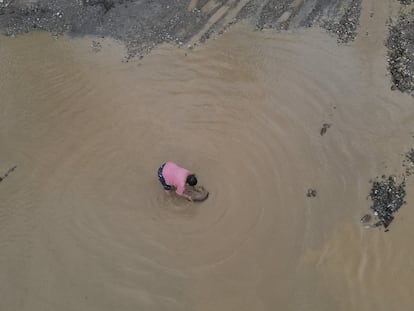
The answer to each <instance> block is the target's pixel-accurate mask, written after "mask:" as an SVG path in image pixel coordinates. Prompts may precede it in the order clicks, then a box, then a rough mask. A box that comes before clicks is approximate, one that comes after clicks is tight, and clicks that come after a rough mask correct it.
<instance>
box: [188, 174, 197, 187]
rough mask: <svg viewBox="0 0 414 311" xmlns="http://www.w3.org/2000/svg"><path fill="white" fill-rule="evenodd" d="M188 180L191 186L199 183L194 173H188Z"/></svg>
mask: <svg viewBox="0 0 414 311" xmlns="http://www.w3.org/2000/svg"><path fill="white" fill-rule="evenodd" d="M186 182H187V184H189V185H190V186H195V185H197V177H195V175H194V174H191V175H188V176H187V180H186Z"/></svg>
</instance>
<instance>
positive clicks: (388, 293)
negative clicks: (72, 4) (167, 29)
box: [0, 1, 414, 311]
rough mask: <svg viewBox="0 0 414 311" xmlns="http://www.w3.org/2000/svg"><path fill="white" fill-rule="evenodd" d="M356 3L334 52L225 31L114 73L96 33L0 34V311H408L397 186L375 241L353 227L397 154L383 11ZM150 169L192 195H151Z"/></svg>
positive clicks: (412, 122)
mask: <svg viewBox="0 0 414 311" xmlns="http://www.w3.org/2000/svg"><path fill="white" fill-rule="evenodd" d="M365 5H366V9H364V10H363V11H362V12H361V26H360V27H361V29H360V32H361V33H365V32H368V33H369V35H368V36H360V37H357V39H356V41H355V42H354V43H352V44H350V45H347V46H338V45H337V41H336V39H335V38H332V37H330V36H328V35H326V33H325V32H324V31H323V30H319V29H308V30H301V31H292V32H283V33H275V32H273V31H271V30H267V31H263V32H251V31H250V30H249V27H247V26H244V25H238V26H236V27H233V28H232V29H231V30H229V31H228V32H226V33H225V34H224V35H223V36H221V37H219V38H218V39H217V40H211V41H209V42H208V44H205V45H203V46H199V47H197V48H196V49H195V50H193V51H187V50H183V49H177V48H176V47H171V46H166V45H163V46H161V47H159V48H157V49H155V50H154V51H153V53H151V55H149V56H148V57H146V58H144V59H142V60H134V61H133V62H129V63H122V62H121V61H120V60H121V59H122V57H123V55H125V53H126V51H125V49H124V47H123V45H122V44H118V43H116V42H114V41H111V40H109V39H105V40H100V42H101V49H100V51H99V52H94V51H93V47H92V46H91V40H92V39H93V38H84V39H70V38H67V37H60V38H59V39H58V40H55V39H54V38H53V37H51V36H50V35H49V34H46V33H31V34H27V35H24V36H21V37H17V38H5V37H0V55H1V58H0V93H1V105H0V146H1V147H2V152H1V153H0V172H1V175H2V174H3V172H7V171H8V169H10V168H11V167H13V166H15V165H17V168H16V169H15V170H14V171H13V172H12V173H11V174H10V175H9V176H8V177H7V179H5V180H3V181H2V183H1V184H0V198H1V200H0V309H1V310H19V311H22V310H23V311H24V310H30V311H33V310H39V311H40V310H100V311H101V310H177V311H178V310H180V311H181V310H203V311H204V310H236V309H237V310H249V311H250V310H259V311H260V310H274V309H275V308H281V309H283V310H292V311H294V310H295V311H296V310H318V311H320V310H334V309H335V310H344V311H345V310H361V311H362V310H364V311H366V310H389V309H398V310H411V308H412V306H413V304H414V298H413V297H414V288H413V287H412V279H413V277H414V272H413V271H414V270H413V269H412V268H413V267H412V262H413V261H412V260H411V258H413V256H414V250H413V249H412V248H411V247H410V246H411V236H412V234H413V232H414V231H413V228H412V225H411V224H412V222H413V220H414V213H413V209H412V208H413V204H414V203H413V202H414V201H413V200H412V199H411V196H412V192H411V189H412V186H413V179H408V180H407V202H408V203H407V205H405V206H404V207H403V208H401V210H400V211H398V214H397V216H396V219H395V220H394V222H393V224H392V230H390V232H387V233H385V232H383V231H380V230H366V229H364V228H363V227H362V226H361V224H360V222H359V219H360V218H361V216H362V215H363V214H365V213H367V212H368V210H369V206H370V202H369V200H367V195H368V193H369V190H370V184H369V183H368V181H369V180H370V179H372V178H373V177H375V176H378V175H382V174H387V175H388V174H399V173H403V168H402V166H401V162H402V160H403V158H404V153H405V152H407V151H408V150H410V148H412V145H413V142H414V138H413V135H414V132H413V128H414V118H413V110H412V107H413V106H412V105H413V101H412V97H410V96H407V95H406V94H402V93H399V92H393V91H391V90H390V78H389V76H387V63H386V53H387V51H386V49H385V47H384V38H385V36H386V27H385V22H386V20H387V19H388V17H389V16H390V14H391V15H393V14H397V12H396V11H394V9H393V8H394V7H393V6H389V3H378V2H377V1H366V2H365ZM370 11H373V12H374V16H373V17H371V16H370ZM324 123H329V124H331V126H330V128H329V129H327V131H326V133H325V134H324V135H323V136H321V135H320V130H321V127H322V125H323V124H324ZM166 159H168V160H173V161H176V162H177V163H179V164H182V165H183V166H186V167H188V168H189V169H191V170H193V171H195V172H197V174H198V176H199V180H200V182H201V183H202V184H203V185H205V186H206V188H207V189H208V190H209V191H210V197H209V199H208V200H207V201H205V202H203V203H201V204H191V203H189V202H186V201H182V200H179V199H176V198H169V197H166V196H165V195H164V192H163V190H162V188H161V187H160V185H159V183H158V180H157V177H156V171H157V168H158V166H159V164H160V163H162V162H163V161H165V160H166ZM309 188H312V189H316V190H317V195H316V197H311V198H309V197H307V196H306V193H307V191H308V189H309Z"/></svg>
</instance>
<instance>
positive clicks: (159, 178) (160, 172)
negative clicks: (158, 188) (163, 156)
mask: <svg viewBox="0 0 414 311" xmlns="http://www.w3.org/2000/svg"><path fill="white" fill-rule="evenodd" d="M164 166H165V163H164V164H163V165H161V166H160V168H159V169H158V180H159V181H160V183H161V185H162V186H163V187H164V189H165V190H171V189H172V187H171V186H170V185H167V183H166V182H165V179H164V176H162V170H163V169H164Z"/></svg>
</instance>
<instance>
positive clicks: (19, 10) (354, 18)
mask: <svg viewBox="0 0 414 311" xmlns="http://www.w3.org/2000/svg"><path fill="white" fill-rule="evenodd" d="M360 4H361V0H344V1H339V0H334V1H328V0H311V1H304V0H300V1H294V0H282V1H280V0H277V1H276V0H270V1H261V0H260V1H259V0H250V1H246V0H221V1H206V0H199V1H197V0H187V1H178V0H174V1H170V0H159V1H156V2H154V1H149V0H118V1H114V0H78V1H75V0H71V1H66V0H31V1H30V0H29V1H27V0H26V1H23V0H21V1H13V0H3V1H2V2H0V28H3V29H4V33H5V34H6V35H9V36H13V35H18V34H21V33H25V32H29V31H32V30H35V29H41V30H46V31H50V32H54V33H57V34H60V33H70V34H72V35H87V34H89V35H96V36H111V37H113V38H115V39H118V40H121V41H123V42H125V44H126V46H127V48H128V53H129V56H136V55H142V54H145V53H147V52H148V51H150V50H151V49H152V48H153V47H154V46H156V45H158V44H160V43H164V42H169V43H176V44H178V45H183V44H187V45H188V44H191V45H193V44H197V43H198V42H203V41H205V40H206V39H208V38H210V37H211V35H213V34H221V33H222V32H224V31H225V30H226V29H227V27H229V25H232V24H234V23H236V22H238V21H240V20H249V21H250V22H251V23H252V26H253V27H254V28H255V29H265V28H273V29H279V30H282V29H283V30H286V29H295V28H299V27H310V26H315V25H317V26H321V27H324V28H325V29H327V30H328V31H330V32H331V33H333V34H335V35H336V36H338V41H340V42H348V41H350V40H353V39H354V38H355V36H356V34H357V25H358V20H359V14H360V9H361V6H360Z"/></svg>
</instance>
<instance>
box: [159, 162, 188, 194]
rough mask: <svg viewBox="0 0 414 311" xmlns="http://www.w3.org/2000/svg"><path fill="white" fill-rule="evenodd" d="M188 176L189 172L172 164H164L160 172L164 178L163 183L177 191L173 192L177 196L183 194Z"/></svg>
mask: <svg viewBox="0 0 414 311" xmlns="http://www.w3.org/2000/svg"><path fill="white" fill-rule="evenodd" d="M189 174H190V171H188V170H186V169H185V168H182V167H179V166H178V165H177V164H175V163H173V162H166V163H165V166H164V168H163V170H162V176H164V179H165V182H166V183H167V185H170V186H174V187H175V188H176V189H177V190H175V192H176V193H177V194H178V195H182V194H183V193H184V186H185V183H186V181H187V176H188V175H189Z"/></svg>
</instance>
